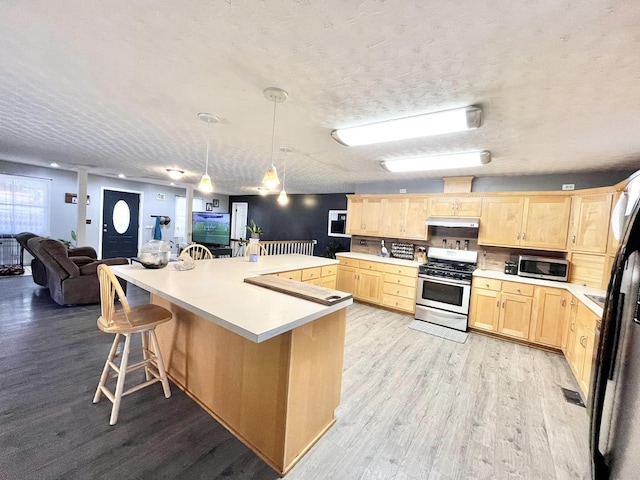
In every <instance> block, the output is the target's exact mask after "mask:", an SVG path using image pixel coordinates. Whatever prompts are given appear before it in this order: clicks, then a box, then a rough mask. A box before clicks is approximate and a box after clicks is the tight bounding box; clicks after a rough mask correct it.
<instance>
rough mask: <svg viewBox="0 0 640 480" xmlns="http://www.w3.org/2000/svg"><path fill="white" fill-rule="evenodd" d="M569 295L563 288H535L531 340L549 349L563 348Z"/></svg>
mask: <svg viewBox="0 0 640 480" xmlns="http://www.w3.org/2000/svg"><path fill="white" fill-rule="evenodd" d="M569 295H570V294H568V292H567V291H566V290H565V289H563V288H551V287H535V289H534V294H533V313H532V315H531V330H530V332H529V339H530V340H532V341H533V342H535V343H539V344H542V345H547V346H549V347H555V348H561V347H562V337H563V333H564V320H565V317H566V311H567V307H568V306H570V305H569V302H568V301H567V297H568V296H569Z"/></svg>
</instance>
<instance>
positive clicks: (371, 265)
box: [359, 260, 384, 272]
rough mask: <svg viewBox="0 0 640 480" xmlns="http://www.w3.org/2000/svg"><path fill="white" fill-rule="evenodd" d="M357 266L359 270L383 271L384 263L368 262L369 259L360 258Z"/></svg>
mask: <svg viewBox="0 0 640 480" xmlns="http://www.w3.org/2000/svg"><path fill="white" fill-rule="evenodd" d="M359 267H360V269H361V270H372V271H374V272H383V271H384V263H380V262H370V261H369V260H360V263H359Z"/></svg>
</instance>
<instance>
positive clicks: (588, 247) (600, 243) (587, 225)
mask: <svg viewBox="0 0 640 480" xmlns="http://www.w3.org/2000/svg"><path fill="white" fill-rule="evenodd" d="M612 201H613V194H612V193H603V194H599V195H576V196H574V197H573V204H572V207H571V227H570V232H569V249H570V250H571V251H574V252H587V253H605V252H606V251H607V239H608V237H609V220H610V218H611V205H612Z"/></svg>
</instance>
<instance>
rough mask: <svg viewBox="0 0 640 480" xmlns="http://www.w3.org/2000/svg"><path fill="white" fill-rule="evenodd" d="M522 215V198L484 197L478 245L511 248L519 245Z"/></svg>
mask: <svg viewBox="0 0 640 480" xmlns="http://www.w3.org/2000/svg"><path fill="white" fill-rule="evenodd" d="M523 213H524V198H522V197H485V198H483V199H482V215H481V217H480V229H479V231H478V243H479V244H480V245H498V246H512V245H519V244H520V227H521V226H522V215H523Z"/></svg>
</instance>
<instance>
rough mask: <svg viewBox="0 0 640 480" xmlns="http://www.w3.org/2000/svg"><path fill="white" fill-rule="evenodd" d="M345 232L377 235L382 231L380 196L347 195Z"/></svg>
mask: <svg viewBox="0 0 640 480" xmlns="http://www.w3.org/2000/svg"><path fill="white" fill-rule="evenodd" d="M347 198H348V201H347V233H349V234H351V235H374V236H376V235H379V234H380V233H381V231H382V197H377V196H372V197H365V196H363V197H360V196H349V197H347Z"/></svg>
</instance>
